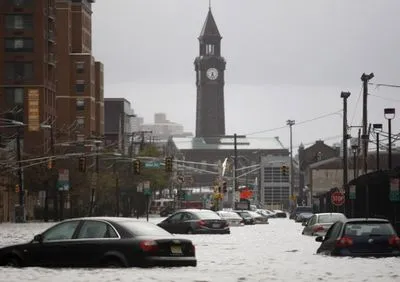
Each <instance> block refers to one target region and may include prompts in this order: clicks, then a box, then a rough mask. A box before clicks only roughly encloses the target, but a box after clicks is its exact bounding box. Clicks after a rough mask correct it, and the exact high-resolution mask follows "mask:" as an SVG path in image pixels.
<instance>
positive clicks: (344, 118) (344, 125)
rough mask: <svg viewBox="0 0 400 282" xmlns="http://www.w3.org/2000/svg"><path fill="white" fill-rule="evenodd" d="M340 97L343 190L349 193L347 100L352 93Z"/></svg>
mask: <svg viewBox="0 0 400 282" xmlns="http://www.w3.org/2000/svg"><path fill="white" fill-rule="evenodd" d="M340 97H341V98H343V188H345V191H346V192H347V182H348V175H347V173H348V167H347V166H348V159H347V140H348V138H349V136H348V134H347V127H348V126H347V99H348V98H349V97H350V92H342V93H341V94H340Z"/></svg>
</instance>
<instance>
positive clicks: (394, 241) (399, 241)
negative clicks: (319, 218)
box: [389, 235, 400, 247]
mask: <svg viewBox="0 0 400 282" xmlns="http://www.w3.org/2000/svg"><path fill="white" fill-rule="evenodd" d="M389 245H391V246H394V247H400V238H399V237H398V236H396V235H393V236H391V237H390V238H389Z"/></svg>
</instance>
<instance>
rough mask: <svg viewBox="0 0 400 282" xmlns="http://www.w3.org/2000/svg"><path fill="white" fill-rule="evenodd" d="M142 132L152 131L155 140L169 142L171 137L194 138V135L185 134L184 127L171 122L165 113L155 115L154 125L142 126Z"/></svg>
mask: <svg viewBox="0 0 400 282" xmlns="http://www.w3.org/2000/svg"><path fill="white" fill-rule="evenodd" d="M140 130H143V131H151V132H152V135H153V136H154V137H155V138H157V139H165V140H167V139H168V138H169V137H171V136H175V137H178V136H179V137H189V136H192V133H190V132H184V128H183V125H181V124H178V123H175V122H171V121H169V120H168V119H167V116H166V114H165V113H156V114H154V123H153V124H141V125H140Z"/></svg>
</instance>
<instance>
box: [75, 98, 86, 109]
mask: <svg viewBox="0 0 400 282" xmlns="http://www.w3.org/2000/svg"><path fill="white" fill-rule="evenodd" d="M76 110H77V111H83V110H85V100H83V99H77V100H76Z"/></svg>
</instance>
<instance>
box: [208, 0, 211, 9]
mask: <svg viewBox="0 0 400 282" xmlns="http://www.w3.org/2000/svg"><path fill="white" fill-rule="evenodd" d="M208 9H209V10H211V0H208Z"/></svg>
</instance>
